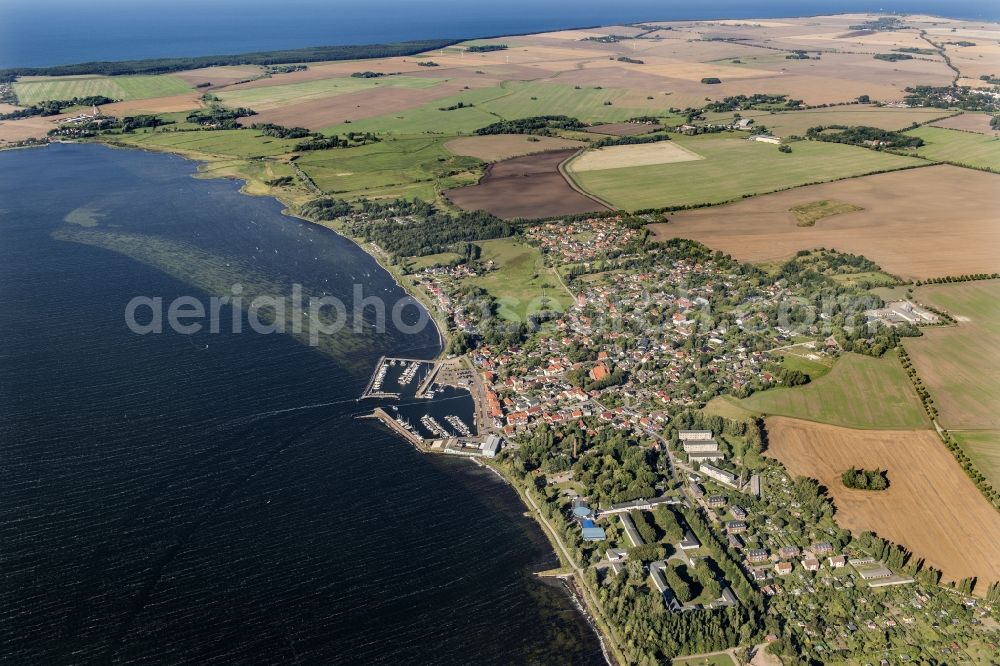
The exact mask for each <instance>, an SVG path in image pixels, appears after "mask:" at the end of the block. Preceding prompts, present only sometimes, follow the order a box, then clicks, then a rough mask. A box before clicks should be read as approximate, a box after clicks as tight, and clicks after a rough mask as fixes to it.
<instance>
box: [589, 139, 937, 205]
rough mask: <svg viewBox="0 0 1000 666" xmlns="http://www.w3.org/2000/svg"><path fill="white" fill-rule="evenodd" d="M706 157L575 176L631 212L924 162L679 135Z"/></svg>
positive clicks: (818, 146)
mask: <svg viewBox="0 0 1000 666" xmlns="http://www.w3.org/2000/svg"><path fill="white" fill-rule="evenodd" d="M675 140H676V141H677V143H678V144H679V145H680V146H682V147H684V148H687V149H689V150H691V151H693V152H695V153H697V154H699V155H701V156H702V157H704V158H705V159H703V160H697V161H691V162H677V163H672V164H657V165H651V166H641V167H623V168H619V169H605V170H601V171H587V172H582V173H574V174H573V179H574V180H575V181H576V182H577V184H579V185H580V186H581V187H582V188H583V189H584V190H586V191H588V192H590V193H592V194H595V195H596V196H598V197H600V198H601V199H604V200H605V201H609V202H611V203H612V204H614V205H615V206H617V207H620V208H625V209H627V210H637V209H643V208H658V207H663V206H685V205H692V204H702V203H721V202H723V201H729V200H731V199H738V198H740V197H745V196H750V195H754V194H764V193H766V192H773V191H775V190H779V189H784V188H788V187H794V186H798V185H805V184H807V183H815V182H825V181H830V180H836V179H839V178H846V177H850V176H859V175H862V174H867V173H872V172H875V171H883V170H890V169H900V168H903V167H907V166H917V165H920V164H923V161H922V160H919V159H917V158H912V157H902V156H899V155H890V154H888V153H879V152H875V151H873V150H867V149H865V148H857V147H855V146H847V145H842V144H835V143H822V142H819V141H798V142H795V143H793V144H791V146H792V152H791V153H782V152H779V151H778V147H777V146H775V145H773V144H769V143H761V142H755V141H748V140H746V136H745V135H744V134H732V133H723V134H705V135H701V136H697V137H683V138H681V137H676V138H675Z"/></svg>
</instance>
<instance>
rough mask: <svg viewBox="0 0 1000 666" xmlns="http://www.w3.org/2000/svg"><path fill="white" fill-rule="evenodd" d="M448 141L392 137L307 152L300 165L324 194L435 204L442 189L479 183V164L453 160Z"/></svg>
mask: <svg viewBox="0 0 1000 666" xmlns="http://www.w3.org/2000/svg"><path fill="white" fill-rule="evenodd" d="M446 140H447V139H446V138H438V137H424V138H411V139H395V138H389V139H387V140H386V141H382V142H379V143H373V144H369V145H367V146H359V147H357V148H340V149H337V150H323V151H315V152H310V153H304V154H303V155H302V157H301V158H299V160H298V165H299V166H300V167H301V168H302V170H303V171H304V172H306V173H307V174H308V175H309V177H310V178H312V179H313V180H314V181H315V182H316V184H317V185H318V186H319V187H320V188H322V189H323V190H324V191H326V192H330V193H332V194H336V195H338V196H341V197H347V198H351V197H359V196H368V197H380V196H405V197H408V198H411V197H420V198H423V199H428V200H433V199H434V198H435V196H436V193H437V192H438V191H439V189H443V188H446V187H450V186H453V185H458V184H469V183H472V182H475V180H476V178H478V171H477V170H478V167H479V165H480V164H481V163H480V162H479V160H477V159H474V158H471V157H456V156H454V155H452V154H451V153H449V152H448V151H447V150H445V148H444V142H445V141H446ZM449 174H454V175H449Z"/></svg>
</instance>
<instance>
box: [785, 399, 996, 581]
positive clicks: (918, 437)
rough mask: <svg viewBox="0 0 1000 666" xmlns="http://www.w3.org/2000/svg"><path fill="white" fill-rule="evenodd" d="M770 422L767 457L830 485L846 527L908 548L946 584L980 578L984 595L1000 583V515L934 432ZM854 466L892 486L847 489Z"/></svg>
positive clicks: (789, 420)
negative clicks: (881, 475)
mask: <svg viewBox="0 0 1000 666" xmlns="http://www.w3.org/2000/svg"><path fill="white" fill-rule="evenodd" d="M766 423H767V432H768V448H767V451H766V454H767V455H769V456H771V457H774V458H777V459H778V460H779V461H781V463H782V464H784V465H785V467H787V468H788V471H789V472H790V473H791V474H792V475H802V476H808V477H812V478H814V479H817V480H818V481H819V482H820V483H821V484H822V485H824V486H826V487H827V488H828V489H829V491H830V495H831V496H832V497H833V501H834V503H835V505H836V507H837V513H836V516H835V517H836V520H837V522H838V523H840V524H841V525H842V526H843V527H845V528H847V529H850V530H852V531H859V532H860V531H864V530H870V531H873V532H876V533H877V534H879V535H880V536H883V537H885V538H887V539H891V540H892V541H895V542H897V543H900V544H902V545H904V546H905V547H906V548H908V549H910V550H911V551H913V552H914V553H915V554H916V556H917V557H923V558H925V560H926V562H927V564H928V565H930V566H933V567H936V568H938V569H941V570H942V572H943V573H944V578H945V579H946V580H956V579H961V578H965V577H968V576H976V577H978V579H979V584H978V585H977V587H976V589H977V591H980V593H981V592H982V591H984V590H985V589H986V587H987V585H988V583H989V582H990V581H996V580H1000V540H998V539H997V538H996V535H997V534H1000V513H997V511H996V510H994V509H993V507H992V506H990V504H989V502H987V501H986V499H985V498H984V497H983V496H982V495H981V494H980V493H979V491H978V490H977V489H976V487H975V486H974V485H973V484H972V481H970V480H969V478H968V477H967V476H966V475H965V472H964V471H963V470H962V468H961V467H960V466H959V465H958V463H957V462H955V460H954V458H952V456H951V454H950V453H949V452H948V450H947V449H946V448H945V446H944V444H942V443H941V440H940V439H938V436H937V435H936V434H935V433H934V432H933V431H932V430H890V431H866V430H851V429H848V428H837V427H834V426H829V425H822V424H818V423H810V422H808V421H800V420H796V419H786V418H769V419H767V422H766ZM852 466H854V467H863V468H866V469H886V470H888V476H889V484H890V485H889V488H888V489H887V490H884V491H879V492H872V491H865V490H850V489H848V488H845V487H844V486H843V484H842V483H841V481H840V475H841V473H842V472H843V471H844V470H846V469H848V468H850V467H852Z"/></svg>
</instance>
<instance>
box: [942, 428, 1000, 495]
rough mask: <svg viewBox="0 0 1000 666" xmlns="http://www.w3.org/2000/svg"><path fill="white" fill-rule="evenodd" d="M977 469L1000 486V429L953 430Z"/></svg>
mask: <svg viewBox="0 0 1000 666" xmlns="http://www.w3.org/2000/svg"><path fill="white" fill-rule="evenodd" d="M951 434H952V435H953V436H954V437H955V439H956V440H957V441H958V443H959V444H960V445H961V446H962V450H963V451H965V454H966V455H967V456H969V458H970V459H971V460H972V464H973V465H975V466H976V469H977V470H979V472H980V473H981V474H982V475H983V476H985V477H986V478H987V479H989V482H990V484H991V485H992V486H993V487H994V488H1000V430H975V431H974V430H966V431H954V430H953V431H952V432H951Z"/></svg>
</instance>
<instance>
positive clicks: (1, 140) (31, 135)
mask: <svg viewBox="0 0 1000 666" xmlns="http://www.w3.org/2000/svg"><path fill="white" fill-rule="evenodd" d="M69 116H70V114H66V113H64V114H60V115H58V116H33V117H31V118H21V119H19V120H4V121H0V146H2V145H3V144H5V143H16V142H18V141H24V140H26V139H40V138H44V137H45V135H46V134H47V133H48V131H49V130H51V129H55V127H56V124H57V121H59V120H61V119H63V118H68V117H69Z"/></svg>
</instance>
